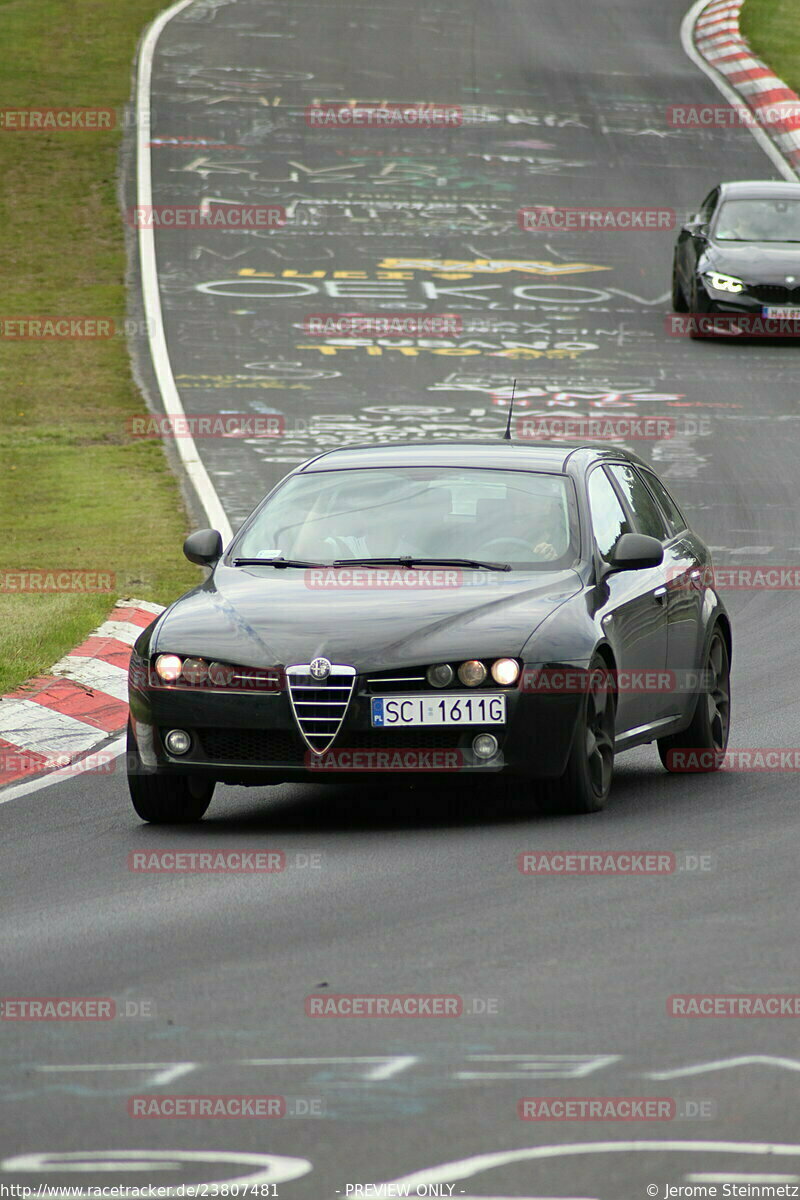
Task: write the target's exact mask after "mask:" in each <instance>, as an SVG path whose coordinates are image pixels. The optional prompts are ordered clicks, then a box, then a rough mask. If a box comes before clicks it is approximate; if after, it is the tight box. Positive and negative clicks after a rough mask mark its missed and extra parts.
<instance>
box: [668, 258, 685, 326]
mask: <svg viewBox="0 0 800 1200" xmlns="http://www.w3.org/2000/svg"><path fill="white" fill-rule="evenodd" d="M672 308H673V311H674V312H676V313H685V312H688V311H689V305H688V304H687V303H686V297H685V296H684V294H683V288H682V287H681V285H680V280H679V279H678V272H677V264H676V262H675V260H674V259H673V262H672Z"/></svg>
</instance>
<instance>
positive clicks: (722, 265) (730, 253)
mask: <svg viewBox="0 0 800 1200" xmlns="http://www.w3.org/2000/svg"><path fill="white" fill-rule="evenodd" d="M703 267H704V269H707V268H709V267H710V268H711V269H712V270H714V271H721V272H722V273H723V274H726V275H738V276H739V278H740V279H743V280H744V281H745V283H784V282H785V281H786V276H787V275H794V277H795V280H796V281H797V282H798V285H800V245H797V246H795V245H793V244H791V243H787V242H777V243H776V242H742V243H740V244H737V243H736V242H728V243H725V244H723V243H722V242H714V243H712V244H711V245H709V247H708V249H707V250H706V253H705V255H704V258H703Z"/></svg>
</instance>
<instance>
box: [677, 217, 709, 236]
mask: <svg viewBox="0 0 800 1200" xmlns="http://www.w3.org/2000/svg"><path fill="white" fill-rule="evenodd" d="M683 232H684V233H690V234H691V235H692V237H706V236H707V235H708V222H707V221H700V220H695V221H687V222H686V224H685V225H684V226H683Z"/></svg>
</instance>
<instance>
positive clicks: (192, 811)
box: [127, 721, 214, 825]
mask: <svg viewBox="0 0 800 1200" xmlns="http://www.w3.org/2000/svg"><path fill="white" fill-rule="evenodd" d="M127 747H128V758H127V761H128V790H129V792H130V794H131V802H132V804H133V807H134V809H135V810H136V814H137V816H140V817H141V818H142V820H143V821H149V822H150V823H151V824H153V825H188V824H190V823H191V822H193V821H199V820H200V818H201V817H202V816H203V814H204V813H205V811H206V809H207V808H208V806H209V804H210V803H211V797H212V796H213V794H214V780H213V779H212V780H210V781H208V780H205V779H201V778H200V777H199V776H193V775H174V774H172V773H167V772H166V771H159V770H158V768H156V769H155V770H146V769H145V768H144V767H143V766H142V760H141V758H140V757H139V749H138V747H137V745H136V738H135V737H134V735H133V728H132V727H131V723H130V721H129V722H128V743H127Z"/></svg>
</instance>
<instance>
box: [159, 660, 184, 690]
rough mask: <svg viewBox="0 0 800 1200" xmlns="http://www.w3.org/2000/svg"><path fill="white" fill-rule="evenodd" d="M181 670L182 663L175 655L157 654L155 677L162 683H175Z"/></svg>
mask: <svg viewBox="0 0 800 1200" xmlns="http://www.w3.org/2000/svg"><path fill="white" fill-rule="evenodd" d="M182 670H183V663H182V662H181V660H180V659H179V658H178V656H177V654H159V656H158V658H157V659H156V675H157V676H158V678H159V679H160V680H161V681H162V683H175V681H176V680H177V679H179V678H180V673H181V671H182Z"/></svg>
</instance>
